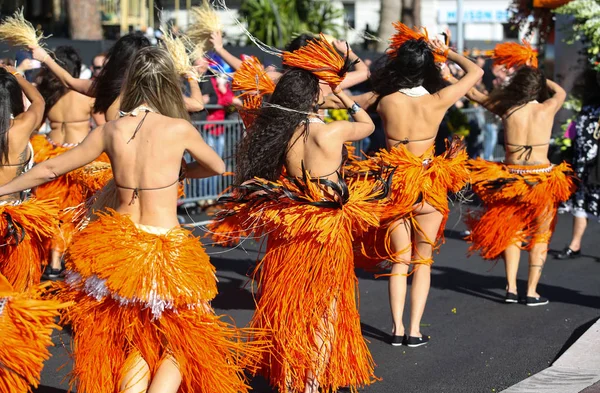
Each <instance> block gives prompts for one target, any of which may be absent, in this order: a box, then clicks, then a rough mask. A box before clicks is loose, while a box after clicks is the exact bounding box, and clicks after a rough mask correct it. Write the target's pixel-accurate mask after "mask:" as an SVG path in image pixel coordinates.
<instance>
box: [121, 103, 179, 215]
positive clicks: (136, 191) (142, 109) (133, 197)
mask: <svg viewBox="0 0 600 393" xmlns="http://www.w3.org/2000/svg"><path fill="white" fill-rule="evenodd" d="M140 112H145V113H144V117H142V120H141V121H140V122H139V124H138V125H137V127H136V128H135V131H133V135H132V136H131V138H129V140H128V141H127V143H128V144H129V142H131V141H132V140H133V139H135V137H136V135H137V133H138V131H139V130H140V129H141V128H142V125H143V124H144V120H146V117H147V116H148V113H150V112H154V111H153V110H152V109H150V108H148V107H146V106H144V105H141V106H139V107H137V108H135V109H134V110H133V111H131V112H123V111H119V116H120V117H125V116H133V117H137V116H138V114H139V113H140ZM183 179H185V169H184V167H183V166H182V167H181V169H180V170H179V177H178V178H177V180H175V181H174V182H173V183H170V184H168V185H166V186H163V187H149V188H144V187H128V186H123V185H120V184H118V183H117V180H116V179H115V186H117V187H118V188H123V189H125V190H132V191H133V193H132V195H131V202H129V204H130V205H133V204H134V203H135V200H136V199H139V197H140V191H156V190H163V189H165V188H169V187H172V186H174V185H175V184H177V183H179V182H180V181H182V180H183Z"/></svg>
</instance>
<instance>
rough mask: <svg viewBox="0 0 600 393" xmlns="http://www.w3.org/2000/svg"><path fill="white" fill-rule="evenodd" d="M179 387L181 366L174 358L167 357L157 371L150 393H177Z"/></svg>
mask: <svg viewBox="0 0 600 393" xmlns="http://www.w3.org/2000/svg"><path fill="white" fill-rule="evenodd" d="M179 385H181V371H180V370H179V365H178V364H177V361H176V360H175V359H174V358H173V357H172V356H167V357H165V358H164V359H163V361H162V362H161V363H160V366H159V367H158V370H156V374H154V378H152V382H151V383H150V389H148V393H177V391H178V390H179ZM132 393H133V392H132Z"/></svg>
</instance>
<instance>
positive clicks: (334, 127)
mask: <svg viewBox="0 0 600 393" xmlns="http://www.w3.org/2000/svg"><path fill="white" fill-rule="evenodd" d="M332 89H333V87H332ZM333 94H335V96H336V97H337V98H338V99H339V100H340V102H341V103H342V105H344V107H345V108H348V109H351V111H350V114H351V115H352V118H353V119H354V121H353V122H349V121H334V122H332V123H330V124H329V125H328V127H330V130H331V133H332V135H336V136H338V137H339V139H340V141H341V142H354V141H360V140H362V139H364V138H366V137H368V136H369V135H371V134H372V133H373V131H375V125H374V124H373V120H371V116H369V115H368V114H367V112H366V111H365V110H363V109H361V108H356V106H355V104H356V103H355V102H354V100H353V99H352V98H350V97H348V95H346V93H344V92H343V91H342V89H341V88H340V87H339V86H338V87H336V88H335V89H333ZM353 106H354V108H353ZM352 109H357V110H356V111H354V112H352Z"/></svg>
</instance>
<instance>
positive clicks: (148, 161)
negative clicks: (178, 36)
mask: <svg viewBox="0 0 600 393" xmlns="http://www.w3.org/2000/svg"><path fill="white" fill-rule="evenodd" d="M125 74H126V79H125V82H124V84H123V91H122V93H121V99H120V100H119V105H120V110H121V112H120V113H121V117H120V118H119V119H118V120H116V121H111V122H108V123H107V124H106V125H105V126H104V127H101V128H97V129H95V130H93V131H92V132H90V134H89V135H88V137H87V138H86V139H85V140H84V141H83V142H82V143H81V144H79V145H78V146H76V147H74V148H73V149H71V150H70V151H68V152H66V153H64V154H62V155H60V156H58V157H56V158H54V159H51V160H48V161H44V162H43V163H41V164H39V165H36V166H35V167H34V168H33V169H32V170H31V171H30V172H28V173H26V174H25V175H23V176H21V177H18V178H16V179H15V180H13V181H12V182H11V183H9V184H7V185H5V186H3V187H0V195H5V194H10V193H13V192H15V191H17V190H20V189H23V188H28V187H33V186H35V185H39V184H41V183H43V182H45V181H48V180H50V179H52V178H54V177H56V176H59V175H62V174H64V173H66V172H68V171H70V170H73V169H75V168H78V167H81V166H83V165H85V164H87V163H89V162H91V161H92V160H94V158H96V157H97V156H98V155H100V154H101V153H103V152H106V154H108V156H109V157H110V160H111V165H112V169H113V173H114V181H115V184H116V185H117V188H118V199H119V203H118V206H117V209H116V210H107V211H104V212H101V213H99V218H98V219H97V220H96V221H93V222H91V223H89V224H88V225H87V227H86V228H85V229H84V230H83V231H82V232H81V233H79V234H78V235H77V237H76V238H75V240H74V242H73V243H72V245H71V247H70V248H69V252H68V257H67V269H68V272H67V275H66V280H65V283H64V286H63V288H62V290H61V291H59V294H58V295H57V296H58V297H59V298H61V299H67V300H74V301H75V302H76V305H75V306H74V307H72V308H71V309H70V310H69V311H68V312H67V313H66V315H65V318H64V322H65V323H70V324H71V325H72V326H73V332H74V338H73V340H74V348H75V363H74V368H73V376H74V377H75V380H74V383H75V382H76V383H77V390H78V391H81V392H95V393H112V392H114V391H115V390H118V391H119V392H126V393H130V392H131V393H133V392H142V391H148V392H150V393H154V392H162V393H169V392H172V393H175V392H178V391H180V392H184V393H192V392H206V393H223V392H225V393H237V392H246V391H247V390H248V386H247V385H246V384H245V381H244V377H243V372H242V364H241V361H240V356H241V355H244V354H245V353H246V348H249V347H247V345H246V344H244V343H243V342H241V341H239V339H240V337H239V335H240V333H239V331H237V330H236V329H234V328H232V327H230V326H228V325H227V324H226V323H224V322H222V321H221V320H220V318H219V317H217V316H216V315H215V314H214V312H213V311H212V309H211V307H210V304H209V302H210V301H211V300H212V299H213V298H214V296H215V295H216V292H217V288H216V280H215V270H214V267H213V266H212V265H211V264H210V263H209V260H208V256H207V255H206V253H205V251H204V249H203V247H202V245H201V244H200V242H199V240H198V239H197V238H195V237H193V236H192V234H191V233H190V232H189V231H187V230H185V229H183V228H181V227H179V223H178V220H177V212H176V206H177V184H178V180H177V179H178V177H179V172H180V169H181V160H182V157H183V155H184V153H185V152H186V151H188V152H189V153H190V154H191V155H192V157H194V159H195V160H196V161H195V162H194V163H192V164H189V165H188V167H187V177H191V178H202V177H208V176H213V175H217V174H220V173H223V171H224V170H225V164H224V163H223V161H222V160H221V158H219V156H217V155H216V154H215V152H214V151H212V150H211V149H210V148H209V147H208V145H207V144H206V143H205V142H204V141H203V140H202V137H201V136H200V134H199V133H198V132H197V130H196V129H195V128H194V127H193V126H192V125H191V124H190V123H189V117H188V112H187V110H186V108H185V105H184V102H183V97H182V95H181V91H180V84H179V78H178V76H177V74H176V72H175V67H174V64H173V61H172V60H171V58H170V56H169V54H168V53H167V52H166V51H165V50H164V49H161V48H156V47H147V48H143V49H140V50H139V51H138V52H137V53H136V54H135V55H134V57H133V59H132V61H131V64H130V66H129V69H128V70H127V71H126V72H125ZM165 130H169V132H165ZM250 352H251V351H248V353H250Z"/></svg>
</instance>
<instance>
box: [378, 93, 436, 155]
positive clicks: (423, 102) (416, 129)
mask: <svg viewBox="0 0 600 393" xmlns="http://www.w3.org/2000/svg"><path fill="white" fill-rule="evenodd" d="M436 100H437V98H436V96H435V95H429V94H428V95H424V96H421V97H409V96H407V95H405V94H403V93H400V92H398V93H393V94H390V95H388V96H385V97H383V98H382V99H381V101H380V102H379V105H378V106H377V113H379V115H380V116H381V119H382V121H383V128H384V130H385V135H386V143H387V147H388V149H390V148H391V147H393V146H395V145H397V144H398V143H406V141H408V142H409V143H406V147H407V149H408V150H409V151H410V152H411V153H413V154H414V155H416V156H420V155H422V154H424V153H425V152H426V151H427V150H429V148H430V147H431V146H433V144H434V143H435V138H436V136H437V133H438V129H439V127H440V123H441V122H442V119H443V118H444V114H445V113H446V109H447V108H441V109H440V107H439V105H436Z"/></svg>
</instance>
